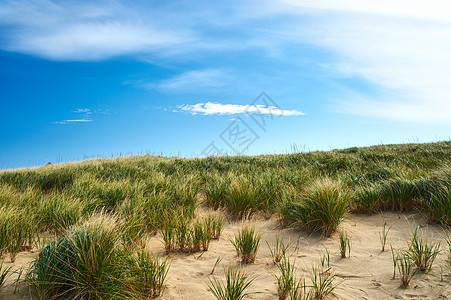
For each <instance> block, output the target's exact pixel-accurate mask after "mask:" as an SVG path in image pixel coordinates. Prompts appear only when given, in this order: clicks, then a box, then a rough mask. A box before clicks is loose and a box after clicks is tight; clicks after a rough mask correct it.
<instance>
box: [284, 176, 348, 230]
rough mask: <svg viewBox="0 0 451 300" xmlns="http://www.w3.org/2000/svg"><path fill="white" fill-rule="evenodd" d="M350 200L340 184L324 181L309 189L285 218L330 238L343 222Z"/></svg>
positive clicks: (297, 225)
mask: <svg viewBox="0 0 451 300" xmlns="http://www.w3.org/2000/svg"><path fill="white" fill-rule="evenodd" d="M349 199H350V197H349V193H348V192H346V191H345V190H344V189H343V187H342V186H341V185H340V184H339V183H337V182H334V181H332V180H330V179H322V180H319V181H317V182H315V183H314V184H313V185H312V186H311V187H309V188H308V189H307V190H306V192H304V193H303V195H302V197H301V198H300V199H299V201H298V202H294V203H293V204H292V209H291V210H289V211H288V215H286V216H284V217H285V219H287V220H288V222H291V223H292V225H293V226H296V227H299V228H302V229H305V230H307V231H308V232H312V233H313V232H321V233H322V234H324V235H325V236H330V235H331V234H332V233H333V232H335V230H336V229H337V227H338V225H340V223H341V222H342V221H343V217H344V215H345V214H346V212H347V211H348V208H349Z"/></svg>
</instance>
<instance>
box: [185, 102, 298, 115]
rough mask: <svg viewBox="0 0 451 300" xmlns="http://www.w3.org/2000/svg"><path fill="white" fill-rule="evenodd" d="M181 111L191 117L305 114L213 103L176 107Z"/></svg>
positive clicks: (257, 106) (273, 108) (259, 106)
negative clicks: (199, 115) (201, 115)
mask: <svg viewBox="0 0 451 300" xmlns="http://www.w3.org/2000/svg"><path fill="white" fill-rule="evenodd" d="M177 108H179V109H180V110H181V111H184V112H189V113H191V114H193V115H196V114H203V115H235V114H262V115H276V116H301V115H305V113H303V112H301V111H297V110H287V109H281V108H278V107H274V106H264V105H239V104H221V103H214V102H207V103H197V104H194V105H190V104H185V105H179V106H177Z"/></svg>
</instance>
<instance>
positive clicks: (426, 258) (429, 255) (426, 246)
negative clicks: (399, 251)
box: [406, 228, 440, 272]
mask: <svg viewBox="0 0 451 300" xmlns="http://www.w3.org/2000/svg"><path fill="white" fill-rule="evenodd" d="M418 231H419V230H418V228H416V229H415V232H414V234H413V236H412V239H411V240H410V241H409V242H408V251H406V254H407V255H408V256H409V257H410V259H411V260H412V261H413V262H414V263H415V265H416V267H417V269H418V271H420V272H428V271H429V270H430V269H431V268H432V264H433V263H434V260H435V258H436V257H437V255H438V254H439V253H440V244H439V243H430V242H428V241H427V240H425V239H423V238H422V237H421V236H419V233H418Z"/></svg>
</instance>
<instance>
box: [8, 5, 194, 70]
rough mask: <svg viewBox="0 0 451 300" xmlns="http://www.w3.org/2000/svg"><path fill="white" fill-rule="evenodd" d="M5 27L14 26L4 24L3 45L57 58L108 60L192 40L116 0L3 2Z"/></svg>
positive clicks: (24, 51)
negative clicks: (87, 2)
mask: <svg viewBox="0 0 451 300" xmlns="http://www.w3.org/2000/svg"><path fill="white" fill-rule="evenodd" d="M151 19H152V18H151ZM1 27H4V28H13V29H14V30H2V32H3V33H2V36H3V37H4V38H5V40H4V41H3V42H2V47H1V48H2V49H5V50H8V51H16V52H21V53H26V54H31V55H36V56H40V57H45V58H48V59H52V60H72V61H77V60H79V61H88V60H102V59H107V58H111V57H115V56H120V55H130V54H138V53H140V52H143V51H145V52H151V51H155V50H157V49H160V48H161V47H167V46H171V45H174V44H178V43H181V42H184V41H187V40H189V38H188V36H189V34H188V33H186V32H184V30H182V29H179V30H177V32H176V31H173V30H171V29H170V28H166V27H165V26H163V25H158V24H156V22H150V21H148V19H146V18H144V15H143V14H140V13H139V12H137V11H131V10H129V9H128V8H127V7H126V6H123V5H121V4H120V3H119V2H116V1H106V2H104V1H97V2H92V3H90V4H87V5H86V6H85V5H79V3H77V2H73V1H65V2H64V4H63V3H58V4H57V3H54V2H52V1H46V0H40V1H39V0H38V1H29V0H18V1H11V2H7V3H5V4H2V7H0V28H1Z"/></svg>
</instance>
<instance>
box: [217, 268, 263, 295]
mask: <svg viewBox="0 0 451 300" xmlns="http://www.w3.org/2000/svg"><path fill="white" fill-rule="evenodd" d="M224 273H225V282H224V281H222V280H220V279H218V278H216V277H215V276H212V277H208V280H209V283H208V287H209V288H210V291H211V292H212V293H213V295H214V296H215V297H216V299H218V300H241V299H244V297H246V296H248V295H251V294H255V293H251V292H248V289H249V288H250V286H251V285H252V282H253V281H254V280H255V277H248V276H247V275H246V273H245V272H244V271H243V270H242V269H234V268H232V267H227V268H225V269H224Z"/></svg>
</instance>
